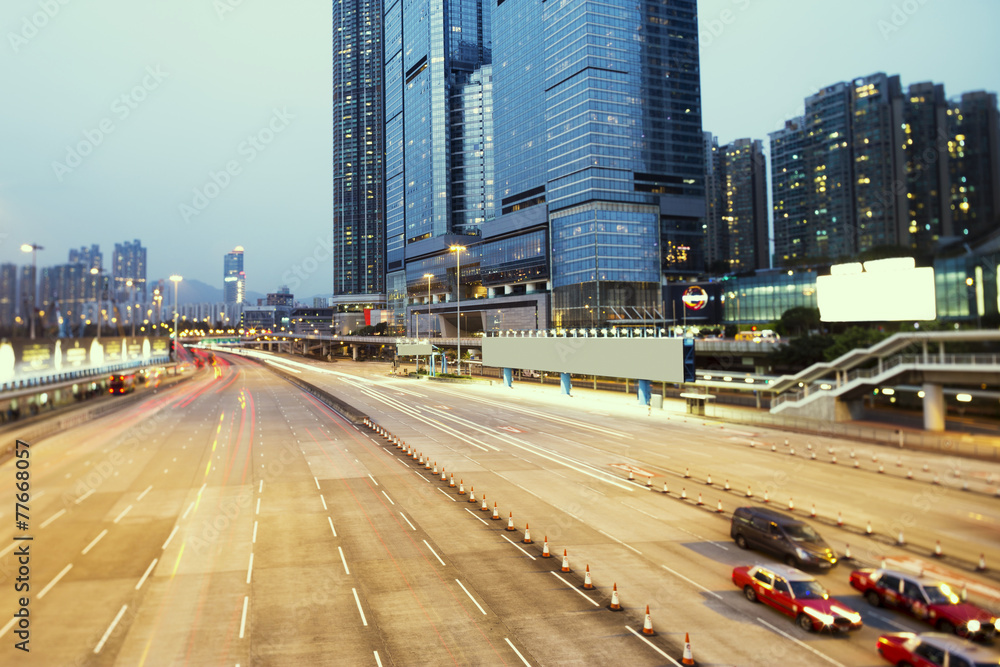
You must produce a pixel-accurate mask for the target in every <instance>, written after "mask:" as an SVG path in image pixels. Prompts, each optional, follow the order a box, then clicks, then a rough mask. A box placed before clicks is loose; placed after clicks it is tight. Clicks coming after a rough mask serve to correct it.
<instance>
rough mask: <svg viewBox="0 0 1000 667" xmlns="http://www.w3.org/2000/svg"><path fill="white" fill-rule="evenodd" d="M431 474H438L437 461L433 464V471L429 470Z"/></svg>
mask: <svg viewBox="0 0 1000 667" xmlns="http://www.w3.org/2000/svg"><path fill="white" fill-rule="evenodd" d="M431 473H432V474H434V475H436V474H438V462H437V461H435V462H434V469H433V470H431Z"/></svg>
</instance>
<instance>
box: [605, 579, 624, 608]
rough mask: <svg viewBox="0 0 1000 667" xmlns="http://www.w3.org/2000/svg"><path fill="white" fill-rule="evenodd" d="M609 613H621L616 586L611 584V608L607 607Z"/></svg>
mask: <svg viewBox="0 0 1000 667" xmlns="http://www.w3.org/2000/svg"><path fill="white" fill-rule="evenodd" d="M608 608H609V609H610V610H611V611H621V610H622V606H621V604H620V603H619V602H618V584H613V585H612V586H611V606H610V607H608Z"/></svg>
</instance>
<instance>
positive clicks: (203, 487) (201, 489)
mask: <svg viewBox="0 0 1000 667" xmlns="http://www.w3.org/2000/svg"><path fill="white" fill-rule="evenodd" d="M206 486H208V482H205V483H204V484H202V485H201V488H200V489H198V493H197V495H198V496H201V494H202V493H203V492H204V491H205V487H206Z"/></svg>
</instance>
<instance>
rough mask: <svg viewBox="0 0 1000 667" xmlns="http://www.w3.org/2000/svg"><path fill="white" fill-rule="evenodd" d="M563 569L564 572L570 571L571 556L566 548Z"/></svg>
mask: <svg viewBox="0 0 1000 667" xmlns="http://www.w3.org/2000/svg"><path fill="white" fill-rule="evenodd" d="M562 571H563V572H569V556H568V555H566V550H565V549H563V562H562Z"/></svg>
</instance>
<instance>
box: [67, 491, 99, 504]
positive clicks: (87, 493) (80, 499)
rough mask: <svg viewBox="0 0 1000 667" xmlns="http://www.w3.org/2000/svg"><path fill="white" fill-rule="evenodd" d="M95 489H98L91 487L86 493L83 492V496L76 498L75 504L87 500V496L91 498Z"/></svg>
mask: <svg viewBox="0 0 1000 667" xmlns="http://www.w3.org/2000/svg"><path fill="white" fill-rule="evenodd" d="M94 491H96V489H91V490H90V491H87V492H86V493H85V494H83V495H82V496H80V497H79V498H77V499H76V500H74V501H73V504H74V505H79V504H80V503H82V502H83V501H84V500H86V499H87V498H89V497H90V496H91V494H93V493H94Z"/></svg>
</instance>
